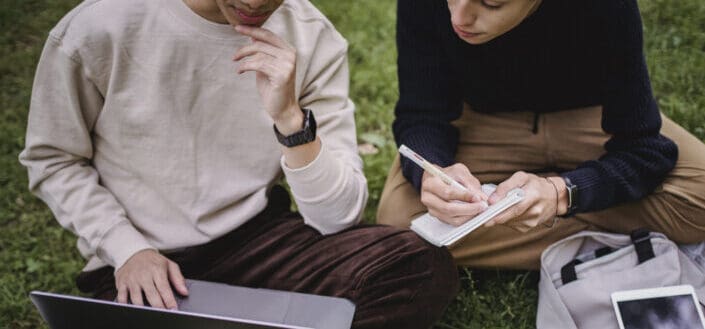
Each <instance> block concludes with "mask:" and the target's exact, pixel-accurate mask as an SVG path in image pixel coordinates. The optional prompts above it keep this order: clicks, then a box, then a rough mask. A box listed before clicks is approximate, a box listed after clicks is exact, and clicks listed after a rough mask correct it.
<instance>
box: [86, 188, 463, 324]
mask: <svg viewBox="0 0 705 329" xmlns="http://www.w3.org/2000/svg"><path fill="white" fill-rule="evenodd" d="M288 209H289V198H288V195H287V194H286V191H284V190H283V189H281V188H275V189H274V190H273V191H272V193H271V195H270V204H269V206H268V207H267V209H266V210H265V211H263V212H262V213H261V214H259V215H258V216H256V217H255V218H253V219H252V220H250V221H249V222H247V223H246V224H245V225H243V226H241V227H239V228H238V229H236V230H234V231H232V232H230V233H229V234H227V235H225V236H223V237H221V238H219V239H217V240H215V241H212V242H210V243H208V244H205V245H201V246H196V247H191V248H187V249H185V250H183V251H179V252H175V253H169V254H166V256H167V257H168V258H170V259H171V260H173V261H175V262H176V263H177V264H179V266H180V267H181V271H182V273H183V274H184V276H185V277H186V278H191V279H198V280H206V281H214V282H223V283H227V284H233V285H240V286H247V287H256V288H269V289H278V290H287V291H295V292H303V293H312V294H318V295H327V296H336V297H343V298H347V299H349V300H351V301H352V302H353V303H355V304H356V312H355V318H354V322H353V327H354V328H429V327H430V326H431V325H432V324H433V323H434V322H435V321H436V320H437V319H439V318H440V316H441V315H442V313H443V310H444V309H445V307H446V306H447V305H448V303H449V302H450V301H451V300H452V299H453V297H454V296H455V294H456V293H457V291H458V286H459V283H458V274H457V269H456V267H455V265H454V264H453V260H452V258H451V255H450V253H448V251H447V250H446V249H445V248H436V247H433V246H431V245H429V244H427V243H426V242H425V241H423V240H421V239H419V238H418V237H417V236H416V235H415V234H414V233H412V232H410V231H408V230H402V229H398V228H393V227H388V226H377V225H362V226H357V227H353V228H350V229H348V230H345V231H343V232H340V233H338V234H334V235H329V236H323V235H321V234H320V233H318V232H317V231H316V230H314V229H312V228H311V227H309V226H307V225H304V223H303V220H302V219H301V217H300V216H299V215H298V214H296V213H291V212H289V211H288ZM113 271H114V269H113V268H112V267H104V268H101V269H98V270H95V271H91V272H83V273H81V274H80V275H79V276H78V278H77V280H76V283H77V285H78V287H79V289H80V290H81V291H83V292H85V293H90V294H93V295H94V296H95V297H96V298H100V299H105V300H113V299H115V296H116V291H115V278H114V276H113ZM233 307H237V305H233Z"/></svg>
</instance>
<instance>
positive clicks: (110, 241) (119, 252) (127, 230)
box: [97, 220, 156, 271]
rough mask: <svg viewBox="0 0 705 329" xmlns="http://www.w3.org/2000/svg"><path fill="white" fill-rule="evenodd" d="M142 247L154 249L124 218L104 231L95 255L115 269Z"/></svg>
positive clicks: (142, 248)
mask: <svg viewBox="0 0 705 329" xmlns="http://www.w3.org/2000/svg"><path fill="white" fill-rule="evenodd" d="M144 249H155V250H156V248H154V247H153V246H152V245H150V244H149V242H147V239H145V238H144V236H143V235H142V234H141V233H140V232H138V231H137V229H135V228H134V227H133V226H132V224H131V223H130V222H129V221H128V220H124V221H122V222H120V223H119V224H117V225H115V226H113V227H112V228H111V229H110V230H109V231H108V232H107V233H105V235H104V236H103V239H102V240H101V242H100V245H99V246H98V250H97V255H98V258H100V259H101V260H102V261H104V262H106V263H107V264H109V265H110V266H112V267H113V268H115V271H117V270H118V269H120V267H122V266H123V265H125V262H127V260H128V259H130V257H132V256H133V255H134V254H136V253H137V252H138V251H141V250H144Z"/></svg>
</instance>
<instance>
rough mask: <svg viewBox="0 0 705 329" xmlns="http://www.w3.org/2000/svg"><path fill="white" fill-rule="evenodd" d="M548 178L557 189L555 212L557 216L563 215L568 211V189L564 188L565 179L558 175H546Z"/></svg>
mask: <svg viewBox="0 0 705 329" xmlns="http://www.w3.org/2000/svg"><path fill="white" fill-rule="evenodd" d="M548 180H550V181H551V182H552V183H553V185H554V186H555V187H556V190H557V191H558V203H557V206H558V209H557V211H556V213H557V215H558V216H562V215H565V214H566V213H568V189H567V188H566V185H565V181H564V180H563V178H562V177H559V176H553V177H548Z"/></svg>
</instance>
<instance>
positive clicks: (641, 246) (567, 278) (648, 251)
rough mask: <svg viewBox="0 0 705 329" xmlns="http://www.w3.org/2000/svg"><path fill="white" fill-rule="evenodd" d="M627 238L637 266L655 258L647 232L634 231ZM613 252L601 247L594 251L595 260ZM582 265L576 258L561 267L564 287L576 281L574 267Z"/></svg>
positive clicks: (642, 230) (641, 230)
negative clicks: (633, 251) (629, 239)
mask: <svg viewBox="0 0 705 329" xmlns="http://www.w3.org/2000/svg"><path fill="white" fill-rule="evenodd" d="M629 236H630V238H631V239H632V243H633V244H634V250H635V251H636V255H637V257H638V258H639V264H641V263H643V262H645V261H647V260H649V259H652V258H654V257H655V255H654V247H653V245H651V234H650V232H649V230H647V229H644V228H640V229H636V230H634V231H632V232H631V234H630V235H629ZM613 251H614V249H612V248H610V247H608V246H605V247H602V248H600V249H597V250H595V258H600V257H602V256H604V255H607V254H609V253H611V252H613ZM582 263H583V261H581V260H580V259H577V258H576V259H573V260H571V261H570V262H568V263H567V264H565V265H563V267H561V281H562V282H563V284H564V285H566V284H568V283H571V282H573V281H575V280H577V279H578V274H577V273H576V272H575V266H577V265H578V264H582Z"/></svg>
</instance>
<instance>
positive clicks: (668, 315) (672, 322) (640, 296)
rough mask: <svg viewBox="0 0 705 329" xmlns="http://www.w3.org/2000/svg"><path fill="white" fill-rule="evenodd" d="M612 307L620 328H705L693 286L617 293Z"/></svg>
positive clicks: (613, 296) (704, 321)
mask: <svg viewBox="0 0 705 329" xmlns="http://www.w3.org/2000/svg"><path fill="white" fill-rule="evenodd" d="M612 305H614V311H615V313H616V314H617V320H618V321H619V328H620V329H637V328H638V329H662V328H663V329H666V328H668V329H670V328H680V329H705V320H703V312H702V309H701V306H700V303H699V302H698V299H697V298H696V296H695V291H693V287H692V286H689V285H683V286H670V287H661V288H653V289H638V290H628V291H617V292H614V293H612Z"/></svg>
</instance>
